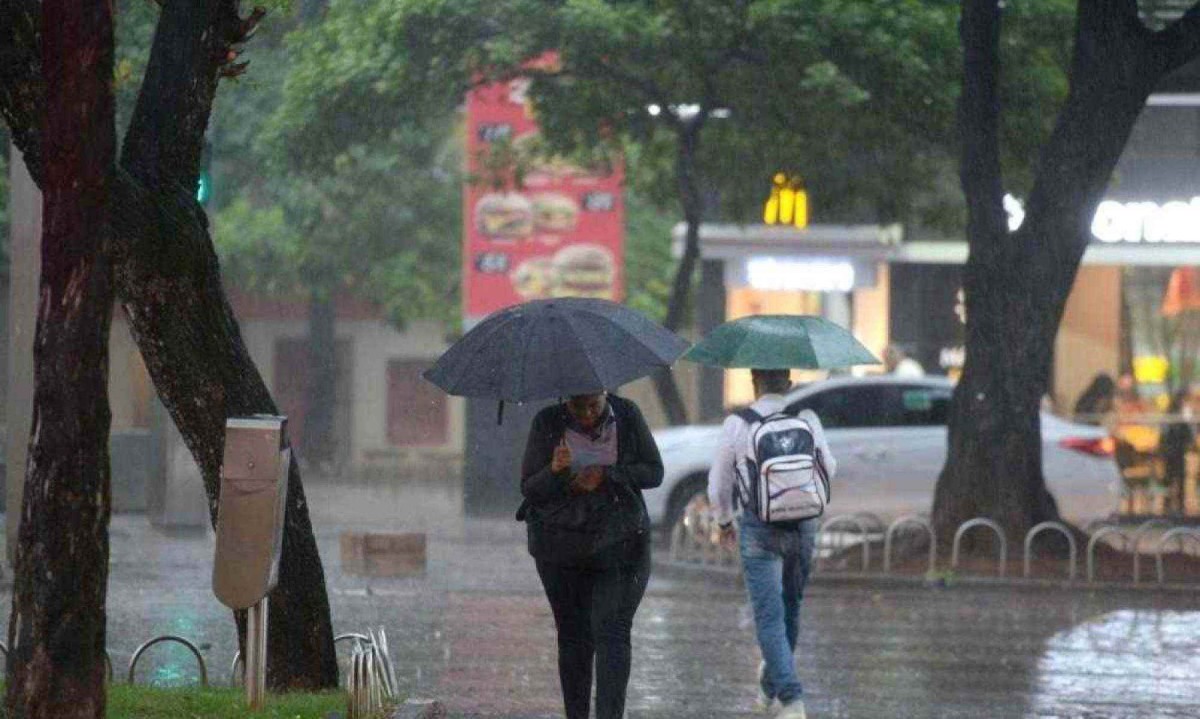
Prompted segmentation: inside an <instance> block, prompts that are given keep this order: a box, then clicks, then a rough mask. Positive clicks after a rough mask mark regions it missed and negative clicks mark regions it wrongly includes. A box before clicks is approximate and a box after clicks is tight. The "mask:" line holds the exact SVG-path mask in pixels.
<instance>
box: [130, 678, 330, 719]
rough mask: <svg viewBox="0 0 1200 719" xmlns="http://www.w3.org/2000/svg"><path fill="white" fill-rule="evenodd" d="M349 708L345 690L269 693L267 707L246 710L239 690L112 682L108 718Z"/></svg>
mask: <svg viewBox="0 0 1200 719" xmlns="http://www.w3.org/2000/svg"><path fill="white" fill-rule="evenodd" d="M345 711H346V695H345V694H344V693H343V692H327V693H320V694H300V693H296V694H279V695H269V696H268V700H267V708H266V709H264V710H263V711H258V712H252V711H249V710H247V709H246V693H245V691H244V690H240V689H197V688H194V687H188V688H180V689H158V688H154V687H144V686H129V685H127V684H110V685H109V687H108V711H107V712H106V715H107V716H108V717H109V719H180V718H181V717H187V718H188V719H235V717H236V719H325V717H327V716H329V715H330V713H331V712H339V713H344V712H345Z"/></svg>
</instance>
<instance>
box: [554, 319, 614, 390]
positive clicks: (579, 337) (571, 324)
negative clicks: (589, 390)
mask: <svg viewBox="0 0 1200 719" xmlns="http://www.w3.org/2000/svg"><path fill="white" fill-rule="evenodd" d="M563 319H565V320H566V322H567V327H569V328H570V330H571V334H572V335H573V336H574V337H575V341H577V342H578V343H579V346H580V347H581V348H583V353H584V356H585V357H586V356H588V347H587V345H586V344H584V341H583V334H582V333H581V332H580V331H579V328H578V327H576V326H575V318H573V317H571V315H569V314H567V313H563ZM587 365H588V369H590V370H591V372H592V378H593V379H595V380H596V384H598V385H600V387H601V388H603V389H608V388H607V387H605V386H604V380H602V379H600V373H599V372H598V371H597V370H596V368H595V367H593V366H592V363H591V362H588V363H587Z"/></svg>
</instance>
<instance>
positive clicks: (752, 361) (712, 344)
mask: <svg viewBox="0 0 1200 719" xmlns="http://www.w3.org/2000/svg"><path fill="white" fill-rule="evenodd" d="M683 358H684V359H686V360H690V361H692V362H697V363H699V364H704V365H710V366H714V367H725V368H728V369H733V368H739V367H740V368H751V369H833V368H836V367H850V366H851V365H860V364H880V361H879V360H878V359H877V358H876V357H875V355H873V354H871V352H870V350H868V349H867V348H866V347H863V345H862V343H861V342H859V341H858V340H857V339H855V337H854V335H852V334H851V333H850V332H849V331H847V330H846V329H844V328H842V327H839V326H838V325H836V324H834V323H832V322H830V321H829V320H826V319H824V318H822V317H813V316H811V315H753V316H750V317H743V318H741V319H738V320H733V321H732V322H726V323H725V324H723V325H721V326H720V327H717V328H716V329H714V330H713V331H712V332H710V333H709V334H708V336H707V337H705V338H704V339H703V340H701V341H700V343H699V344H697V345H696V346H694V347H692V349H691V350H690V351H689V352H688V353H687V354H686V355H684V357H683Z"/></svg>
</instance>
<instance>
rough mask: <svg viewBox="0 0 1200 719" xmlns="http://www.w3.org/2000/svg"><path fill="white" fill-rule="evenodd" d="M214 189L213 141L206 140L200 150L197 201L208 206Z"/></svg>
mask: <svg viewBox="0 0 1200 719" xmlns="http://www.w3.org/2000/svg"><path fill="white" fill-rule="evenodd" d="M212 190H213V181H212V143H211V142H209V141H208V140H205V141H204V147H203V148H202V149H201V150H200V175H199V177H197V178H196V202H198V203H200V206H201V207H205V206H207V205H208V201H209V200H211V199H212Z"/></svg>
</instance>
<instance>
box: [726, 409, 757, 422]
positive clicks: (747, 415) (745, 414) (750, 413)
mask: <svg viewBox="0 0 1200 719" xmlns="http://www.w3.org/2000/svg"><path fill="white" fill-rule="evenodd" d="M733 414H734V416H735V417H741V418H742V419H744V420H745V421H746V424H757V423H758V422H761V421H763V416H762V415H761V414H759V413H758V412H755V411H754V410H753V409H751V408H750V407H746V408H744V409H739V410H738V411H736V412H734V413H733Z"/></svg>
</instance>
